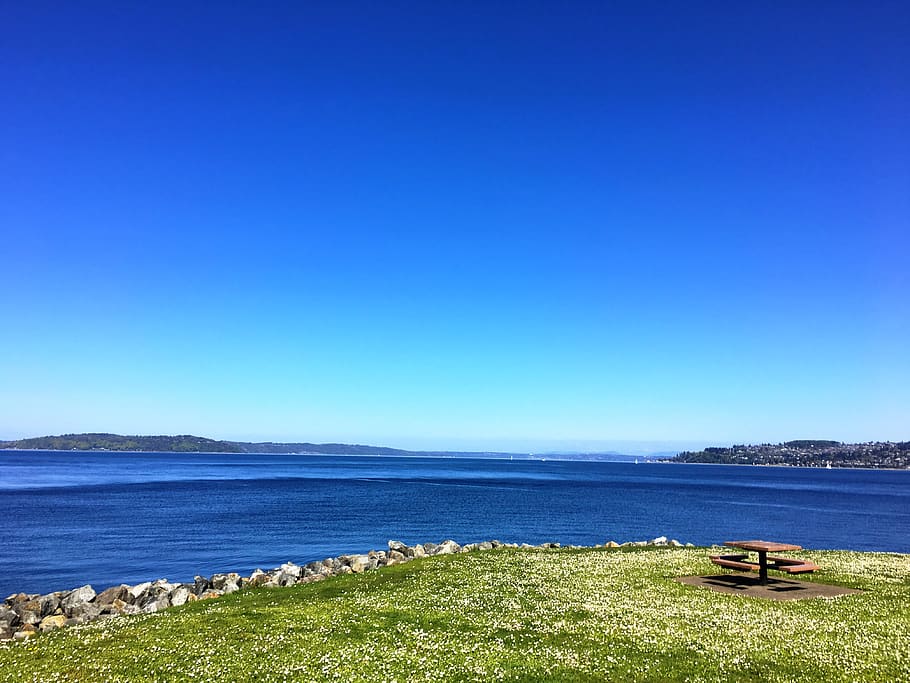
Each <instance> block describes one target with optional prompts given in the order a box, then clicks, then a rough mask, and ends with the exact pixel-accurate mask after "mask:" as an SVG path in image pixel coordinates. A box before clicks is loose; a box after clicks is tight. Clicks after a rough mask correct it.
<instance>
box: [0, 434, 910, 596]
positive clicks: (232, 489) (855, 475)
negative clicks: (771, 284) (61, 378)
mask: <svg viewBox="0 0 910 683" xmlns="http://www.w3.org/2000/svg"><path fill="white" fill-rule="evenodd" d="M0 514H2V519H3V520H4V529H3V532H2V537H0V597H2V596H5V595H8V594H9V593H12V592H15V591H20V590H21V591H25V592H33V593H46V592H49V591H52V590H62V589H66V588H71V587H74V586H78V585H82V584H85V583H91V584H92V585H93V586H94V587H95V588H96V589H101V588H104V587H106V586H110V585H113V584H118V583H130V584H135V583H139V582H142V581H146V580H151V579H156V578H162V577H167V578H169V579H171V580H172V581H188V580H192V577H193V575H194V574H204V575H207V576H208V575H211V574H212V573H215V572H218V571H238V572H241V573H245V574H249V572H251V571H252V570H253V569H254V568H256V567H261V568H264V569H269V568H271V567H275V566H278V565H279V564H281V563H283V562H286V561H288V560H290V561H293V562H296V563H298V564H302V563H305V562H308V561H311V560H315V559H322V558H324V557H328V556H333V555H339V554H342V553H348V552H363V551H366V550H369V549H371V548H376V549H382V548H385V547H386V542H387V541H388V539H390V538H394V539H398V540H401V541H404V542H406V543H409V544H413V543H421V542H425V541H434V542H439V541H441V540H443V539H445V538H454V539H455V540H457V541H458V542H459V543H468V542H471V541H481V540H489V539H492V538H497V539H499V540H501V541H515V542H519V543H520V542H528V543H535V544H536V543H541V542H544V541H559V542H561V543H563V544H572V543H574V544H584V545H591V544H595V543H603V542H605V541H608V540H617V541H619V542H622V541H627V540H643V539H648V538H653V537H655V536H658V535H667V536H669V537H672V538H678V539H679V540H681V541H684V542H686V541H689V542H692V543H696V544H698V545H708V544H711V543H718V542H722V541H724V540H730V539H733V538H746V537H749V538H765V539H770V540H781V541H788V542H792V543H798V544H800V545H803V546H805V547H807V548H850V549H855V550H880V551H896V552H905V553H906V552H910V533H908V531H910V471H875V470H837V469H835V470H821V469H802V468H776V467H742V466H719V465H660V464H640V465H636V464H632V463H602V462H566V461H546V462H543V461H539V460H472V459H444V458H387V457H376V456H370V457H353V456H302V455H233V454H206V455H198V454H186V455H182V454H174V453H142V454H139V453H129V454H123V453H116V454H115V453H52V452H41V451H31V452H28V451H16V452H13V451H8V452H0Z"/></svg>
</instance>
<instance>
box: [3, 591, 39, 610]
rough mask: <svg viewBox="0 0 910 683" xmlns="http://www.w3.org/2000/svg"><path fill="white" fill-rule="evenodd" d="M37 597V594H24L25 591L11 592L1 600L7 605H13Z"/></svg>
mask: <svg viewBox="0 0 910 683" xmlns="http://www.w3.org/2000/svg"><path fill="white" fill-rule="evenodd" d="M37 597H39V596H37V595H26V594H25V593H13V594H12V595H10V596H9V597H8V598H6V600H4V601H3V602H4V604H5V605H6V606H7V607H15V606H16V605H18V604H19V603H20V602H28V601H29V600H34V599H35V598H37Z"/></svg>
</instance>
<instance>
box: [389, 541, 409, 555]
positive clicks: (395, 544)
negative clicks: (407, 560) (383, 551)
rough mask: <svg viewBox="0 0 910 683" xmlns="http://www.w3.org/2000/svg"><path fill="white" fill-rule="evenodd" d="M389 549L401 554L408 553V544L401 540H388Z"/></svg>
mask: <svg viewBox="0 0 910 683" xmlns="http://www.w3.org/2000/svg"><path fill="white" fill-rule="evenodd" d="M389 550H394V551H396V552H399V553H401V554H402V555H407V554H408V546H406V545H405V544H404V543H402V542H401V541H389Z"/></svg>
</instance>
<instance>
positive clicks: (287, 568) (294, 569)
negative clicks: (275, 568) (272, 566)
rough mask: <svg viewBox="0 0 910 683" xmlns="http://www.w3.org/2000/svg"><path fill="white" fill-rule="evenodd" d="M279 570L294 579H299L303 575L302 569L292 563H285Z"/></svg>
mask: <svg viewBox="0 0 910 683" xmlns="http://www.w3.org/2000/svg"><path fill="white" fill-rule="evenodd" d="M279 569H281V571H282V573H284V574H287V575H289V576H293V577H294V578H295V579H297V578H299V577H300V575H301V574H302V573H303V567H298V566H297V565H296V564H294V563H293V562H285V563H284V564H283V565H281V567H279Z"/></svg>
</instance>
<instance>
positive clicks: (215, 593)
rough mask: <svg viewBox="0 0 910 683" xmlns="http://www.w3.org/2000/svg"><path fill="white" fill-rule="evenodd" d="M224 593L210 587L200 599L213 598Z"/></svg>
mask: <svg viewBox="0 0 910 683" xmlns="http://www.w3.org/2000/svg"><path fill="white" fill-rule="evenodd" d="M222 595H224V593H222V592H221V591H220V590H217V589H215V588H209V589H208V590H207V591H205V592H203V593H202V594H201V595H200V596H199V599H200V600H211V599H212V598H220V597H221V596H222Z"/></svg>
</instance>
